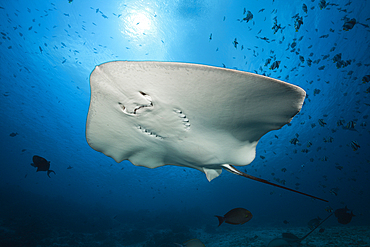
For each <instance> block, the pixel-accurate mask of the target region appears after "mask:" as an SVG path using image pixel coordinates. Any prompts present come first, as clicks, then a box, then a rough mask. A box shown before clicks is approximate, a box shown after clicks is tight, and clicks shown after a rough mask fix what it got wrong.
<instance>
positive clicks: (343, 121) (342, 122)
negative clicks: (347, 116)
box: [337, 119, 346, 126]
mask: <svg viewBox="0 0 370 247" xmlns="http://www.w3.org/2000/svg"><path fill="white" fill-rule="evenodd" d="M345 122H346V121H345V120H343V119H341V120H338V121H337V126H343V125H344V123H345Z"/></svg>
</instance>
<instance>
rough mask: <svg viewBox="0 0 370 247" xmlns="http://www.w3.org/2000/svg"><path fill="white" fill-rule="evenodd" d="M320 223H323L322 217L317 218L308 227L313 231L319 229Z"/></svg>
mask: <svg viewBox="0 0 370 247" xmlns="http://www.w3.org/2000/svg"><path fill="white" fill-rule="evenodd" d="M320 222H321V218H320V217H317V218H315V219H312V220H310V221H309V222H308V223H307V225H308V227H309V228H310V229H311V230H312V229H314V228H315V227H317V226H318V225H320Z"/></svg>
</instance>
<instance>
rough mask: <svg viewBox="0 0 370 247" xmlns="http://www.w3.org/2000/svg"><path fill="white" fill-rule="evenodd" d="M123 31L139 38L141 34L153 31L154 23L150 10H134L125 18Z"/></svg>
mask: <svg viewBox="0 0 370 247" xmlns="http://www.w3.org/2000/svg"><path fill="white" fill-rule="evenodd" d="M124 27H125V28H124V30H122V33H124V34H128V35H130V36H132V37H135V38H138V37H139V36H140V35H143V34H145V35H146V34H149V33H152V32H153V31H154V30H153V28H154V25H153V23H152V20H151V16H150V14H149V13H148V12H144V11H132V12H130V13H128V14H127V16H126V18H125V19H124Z"/></svg>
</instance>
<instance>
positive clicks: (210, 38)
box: [209, 33, 212, 41]
mask: <svg viewBox="0 0 370 247" xmlns="http://www.w3.org/2000/svg"><path fill="white" fill-rule="evenodd" d="M211 40H212V33H211V34H210V35H209V41H211Z"/></svg>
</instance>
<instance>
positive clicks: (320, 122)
mask: <svg viewBox="0 0 370 247" xmlns="http://www.w3.org/2000/svg"><path fill="white" fill-rule="evenodd" d="M319 124H320V126H322V127H324V126H325V125H326V123H325V121H324V119H319Z"/></svg>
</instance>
